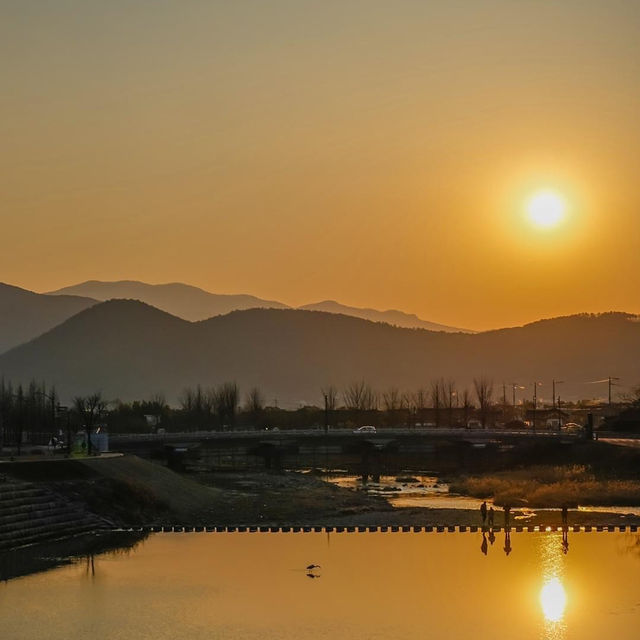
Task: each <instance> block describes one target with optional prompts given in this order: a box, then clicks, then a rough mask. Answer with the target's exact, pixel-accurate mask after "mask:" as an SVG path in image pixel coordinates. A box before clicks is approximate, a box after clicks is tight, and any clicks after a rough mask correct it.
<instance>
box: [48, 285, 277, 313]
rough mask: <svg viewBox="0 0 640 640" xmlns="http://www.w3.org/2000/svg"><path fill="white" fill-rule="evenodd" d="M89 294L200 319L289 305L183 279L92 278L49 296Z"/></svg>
mask: <svg viewBox="0 0 640 640" xmlns="http://www.w3.org/2000/svg"><path fill="white" fill-rule="evenodd" d="M63 294H66V295H69V294H70V295H76V296H89V297H91V298H95V299H96V300H111V299H112V298H123V299H132V300H140V301H141V302H146V303H147V304H150V305H151V306H153V307H156V308H158V309H161V310H162V311H166V312H167V313H170V314H172V315H174V316H178V317H179V318H184V319H185V320H190V321H192V322H196V321H198V320H205V319H206V318H211V317H212V316H219V315H224V314H225V313H229V312H231V311H236V310H238V309H253V308H269V309H285V308H287V305H286V304H283V303H281V302H276V301H274V300H262V299H261V298H256V297H255V296H250V295H245V294H240V295H224V294H219V293H209V292H208V291H204V289H199V288H198V287H192V286H191V285H188V284H182V283H179V282H175V283H171V284H147V283H145V282H137V281H134V280H120V281H118V282H100V281H99V280H89V281H87V282H83V283H82V284H76V285H73V286H70V287H64V288H63V289H58V290H57V291H51V292H49V293H48V294H47V295H51V296H59V295H63Z"/></svg>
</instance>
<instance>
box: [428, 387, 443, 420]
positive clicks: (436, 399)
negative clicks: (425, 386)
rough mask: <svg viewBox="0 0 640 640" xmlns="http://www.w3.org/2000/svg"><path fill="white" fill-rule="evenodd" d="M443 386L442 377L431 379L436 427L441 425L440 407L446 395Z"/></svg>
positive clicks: (432, 404)
mask: <svg viewBox="0 0 640 640" xmlns="http://www.w3.org/2000/svg"><path fill="white" fill-rule="evenodd" d="M442 386H443V382H442V378H439V379H438V380H432V381H431V406H432V407H433V416H434V420H435V423H436V427H439V426H440V408H441V407H442V398H443V395H444V393H443V389H442Z"/></svg>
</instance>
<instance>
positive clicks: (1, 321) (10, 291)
mask: <svg viewBox="0 0 640 640" xmlns="http://www.w3.org/2000/svg"><path fill="white" fill-rule="evenodd" d="M96 302H97V301H96V300H92V299H91V298H83V297H78V296H57V297H55V298H53V297H51V296H46V295H42V294H39V293H33V292H32V291H27V290H26V289H20V288H19V287H13V286H11V285H8V284H4V283H0V353H2V352H4V351H7V350H8V349H11V348H12V347H15V346H17V345H19V344H22V343H23V342H27V341H28V340H31V339H32V338H35V337H36V336H39V335H40V334H42V333H44V332H45V331H48V330H49V329H51V328H53V327H55V326H56V325H58V324H60V323H61V322H64V321H65V320H66V319H67V318H70V317H71V316H73V315H75V314H76V313H78V312H79V311H82V310H83V309H86V308H87V307H90V306H92V305H94V304H96Z"/></svg>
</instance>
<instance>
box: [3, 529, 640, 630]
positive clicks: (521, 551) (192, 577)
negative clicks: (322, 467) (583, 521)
mask: <svg viewBox="0 0 640 640" xmlns="http://www.w3.org/2000/svg"><path fill="white" fill-rule="evenodd" d="M562 536H563V534H562V533H525V532H521V533H515V532H514V533H512V534H511V535H510V536H509V538H506V534H505V533H504V532H499V533H497V534H496V535H495V539H494V540H493V544H492V541H491V538H492V536H487V535H485V536H483V535H482V534H481V533H448V532H447V533H413V532H412V533H331V534H327V533H163V534H153V535H151V536H149V537H148V538H147V539H145V540H143V541H141V542H139V543H138V544H137V546H134V547H132V548H130V549H128V550H127V551H126V552H124V553H122V552H120V553H114V552H102V553H97V554H94V555H86V556H84V557H80V558H76V559H75V560H73V561H72V562H71V564H63V565H62V566H58V567H56V568H51V569H48V570H46V571H42V572H40V573H34V574H31V575H25V576H22V577H16V578H12V579H9V580H6V581H5V582H3V583H2V584H0V620H2V639H3V640H63V639H64V640H86V639H87V638H100V639H101V640H130V639H132V638H133V639H146V638H153V639H156V640H169V639H174V638H177V637H179V638H188V639H190V640H201V639H202V640H204V639H205V638H206V639H207V640H211V639H218V638H219V639H223V638H224V639H225V640H271V639H274V640H275V639H278V640H289V639H291V640H293V639H295V640H316V639H328V638H332V639H344V640H356V639H358V640H360V639H371V640H397V639H398V638H404V637H406V638H413V637H415V638H441V639H443V640H444V639H446V640H450V639H457V638H460V639H466V638H474V639H478V640H484V639H487V640H488V639H489V638H491V639H493V638H495V637H501V638H507V639H511V638H518V639H519V640H529V639H532V640H533V639H536V640H541V639H545V640H571V639H576V640H577V639H580V640H589V639H593V640H596V639H597V640H602V638H607V637H611V638H616V639H617V640H626V639H629V640H631V639H635V638H637V629H638V628H640V583H639V582H638V573H639V570H640V541H639V537H638V535H636V534H630V533H619V532H616V533H595V532H593V533H574V532H570V533H569V534H568V539H567V540H566V541H565V544H563V537H562ZM567 544H568V546H567ZM565 551H567V553H565ZM41 552H42V553H45V552H46V547H44V548H43V550H42V551H41ZM309 564H317V565H320V567H319V568H316V569H313V570H312V571H310V572H308V571H307V570H306V569H305V567H307V566H308V565H309Z"/></svg>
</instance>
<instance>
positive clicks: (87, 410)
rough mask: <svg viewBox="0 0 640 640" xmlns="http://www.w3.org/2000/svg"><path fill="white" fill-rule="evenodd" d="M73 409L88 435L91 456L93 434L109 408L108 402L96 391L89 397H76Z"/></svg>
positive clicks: (88, 449) (88, 447) (88, 450)
mask: <svg viewBox="0 0 640 640" xmlns="http://www.w3.org/2000/svg"><path fill="white" fill-rule="evenodd" d="M73 408H74V410H75V411H76V413H77V414H78V416H79V417H80V421H81V422H82V425H83V426H84V430H85V433H86V435H87V453H88V454H89V455H91V453H92V448H93V444H92V442H91V434H92V433H93V431H94V429H95V427H96V425H97V424H98V422H99V420H100V416H101V415H102V414H103V413H104V411H105V409H106V408H107V403H106V401H105V400H104V399H103V398H102V393H100V391H96V393H92V394H91V395H89V396H76V397H75V398H74V399H73Z"/></svg>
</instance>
